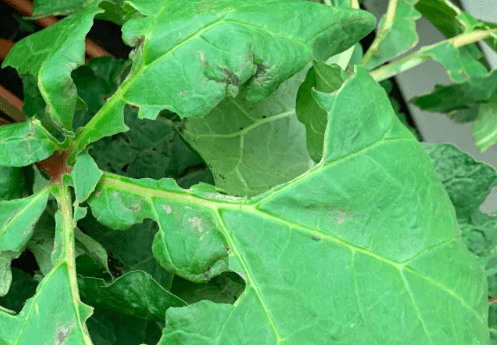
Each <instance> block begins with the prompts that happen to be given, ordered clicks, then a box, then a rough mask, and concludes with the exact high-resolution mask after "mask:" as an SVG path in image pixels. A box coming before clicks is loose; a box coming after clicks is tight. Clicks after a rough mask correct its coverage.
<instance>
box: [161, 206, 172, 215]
mask: <svg viewBox="0 0 497 345" xmlns="http://www.w3.org/2000/svg"><path fill="white" fill-rule="evenodd" d="M162 208H163V209H164V211H166V214H171V212H173V209H172V208H171V206H169V205H162Z"/></svg>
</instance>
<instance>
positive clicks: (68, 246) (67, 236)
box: [52, 178, 92, 345]
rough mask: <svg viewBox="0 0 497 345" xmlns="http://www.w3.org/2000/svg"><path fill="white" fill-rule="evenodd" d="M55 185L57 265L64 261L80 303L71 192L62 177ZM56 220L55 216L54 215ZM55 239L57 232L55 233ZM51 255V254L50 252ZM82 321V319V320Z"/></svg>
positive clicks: (73, 290) (73, 295)
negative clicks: (58, 212)
mask: <svg viewBox="0 0 497 345" xmlns="http://www.w3.org/2000/svg"><path fill="white" fill-rule="evenodd" d="M56 186H57V187H55V192H56V193H57V192H58V193H57V194H58V197H59V209H60V216H61V217H60V218H61V219H60V220H61V224H60V228H59V230H60V231H61V232H62V233H61V234H60V235H61V236H60V237H59V238H60V239H61V240H62V243H61V247H62V249H61V252H60V256H59V261H58V262H57V265H63V264H64V263H65V264H66V265H67V273H68V277H69V285H70V287H71V294H72V300H73V301H74V303H75V304H79V303H81V299H80V297H79V289H78V280H77V276H76V256H75V239H74V228H75V223H74V218H73V212H72V207H73V205H72V197H71V192H70V191H69V186H67V185H66V183H65V182H64V179H63V178H61V180H60V181H59V183H58V184H57V185H56ZM56 220H57V217H56ZM56 239H57V234H56ZM52 255H53V254H52ZM76 313H77V315H78V319H80V320H81V317H80V315H79V312H76ZM83 321H84V320H83ZM83 337H84V339H85V344H87V345H91V344H92V342H91V339H90V338H89V337H88V334H86V333H85V332H83Z"/></svg>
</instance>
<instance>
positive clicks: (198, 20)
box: [121, 0, 375, 119]
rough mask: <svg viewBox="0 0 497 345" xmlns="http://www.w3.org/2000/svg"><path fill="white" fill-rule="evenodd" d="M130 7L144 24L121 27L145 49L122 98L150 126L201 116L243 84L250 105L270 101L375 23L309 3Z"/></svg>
mask: <svg viewBox="0 0 497 345" xmlns="http://www.w3.org/2000/svg"><path fill="white" fill-rule="evenodd" d="M127 3H128V4H130V5H131V6H133V7H135V8H136V9H137V10H138V11H139V12H140V13H141V14H143V15H144V16H145V18H135V19H132V20H130V21H128V22H127V23H126V24H125V25H124V26H123V37H124V40H125V41H126V42H127V43H128V44H130V45H132V46H134V45H136V44H137V43H139V42H141V43H140V44H139V45H138V47H137V50H136V51H135V61H134V64H133V72H132V73H133V75H132V76H131V78H130V79H129V80H128V81H127V82H125V83H124V84H123V87H122V88H121V93H122V97H123V99H125V100H126V102H127V103H131V104H134V105H137V106H139V107H140V114H139V116H140V117H145V118H150V119H154V118H155V117H156V116H157V113H158V112H159V111H160V110H162V109H169V110H171V111H174V112H176V113H178V114H179V115H180V116H181V117H184V116H197V117H198V116H203V115H205V114H206V113H208V112H209V111H210V110H211V109H212V108H214V106H215V105H216V104H217V103H219V102H220V101H221V100H222V99H223V98H224V97H225V96H226V95H230V96H233V97H234V96H236V95H237V94H238V92H239V90H240V87H242V86H243V85H245V84H246V86H247V88H248V93H247V95H246V96H247V98H248V99H250V100H252V101H256V100H260V99H262V98H265V97H267V96H269V95H270V94H271V93H272V92H273V91H274V90H275V89H276V87H277V86H278V85H279V84H281V83H282V82H283V81H285V80H286V79H288V78H289V77H291V76H292V75H293V74H295V73H296V72H298V71H300V70H302V69H303V68H304V67H305V66H306V65H307V63H308V62H309V60H311V59H312V58H315V59H318V60H325V59H326V58H328V57H329V56H331V55H334V54H336V53H340V52H342V51H344V50H345V49H347V48H349V47H350V46H352V45H353V44H354V43H356V42H357V41H358V40H359V39H361V38H362V37H363V36H365V35H366V34H367V33H369V32H370V31H371V30H372V29H373V27H374V23H375V20H374V18H373V17H372V16H371V15H370V14H369V13H367V12H364V11H359V10H351V9H346V8H337V7H330V6H323V5H320V4H316V3H311V2H306V1H285V0H282V1H270V0H254V1H251V2H250V3H245V2H239V1H233V0H222V1H216V2H212V3H209V4H206V3H205V2H203V1H200V0H196V1H188V2H184V1H181V0H172V1H168V2H166V3H165V2H163V1H161V0H155V1H146V2H143V1H135V0H130V1H128V2H127ZM157 76H161V79H158V78H157ZM165 80H167V82H164V81H165Z"/></svg>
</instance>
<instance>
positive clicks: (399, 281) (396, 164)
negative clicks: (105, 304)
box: [88, 68, 488, 344]
mask: <svg viewBox="0 0 497 345" xmlns="http://www.w3.org/2000/svg"><path fill="white" fill-rule="evenodd" d="M314 94H315V97H316V100H317V101H318V104H319V105H320V106H321V107H322V108H323V109H326V110H327V112H328V128H327V131H326V135H325V142H324V150H323V159H322V161H321V162H320V163H319V164H318V165H317V166H316V167H315V168H314V169H312V170H310V171H309V172H307V173H305V174H303V175H301V176H300V177H298V178H296V179H294V180H292V181H290V182H288V183H286V184H283V185H280V186H278V187H276V188H274V189H272V190H270V191H268V192H266V193H265V194H262V195H260V196H257V197H255V198H253V199H250V200H247V199H246V198H234V197H231V196H225V195H222V194H219V193H216V191H215V189H214V188H213V187H211V186H207V185H199V186H194V187H193V188H191V189H190V190H184V189H181V188H179V187H178V186H177V185H176V184H175V183H174V181H172V180H170V179H163V180H160V181H152V180H148V179H143V180H133V179H129V178H125V177H119V176H116V175H112V174H107V173H106V174H104V176H103V177H102V179H101V180H100V182H99V185H98V186H97V189H96V190H95V193H94V194H92V196H91V197H90V198H89V199H88V202H89V204H90V206H91V207H92V212H93V213H94V214H95V215H96V217H97V219H98V220H99V221H100V222H103V223H104V224H107V225H108V226H112V227H114V228H116V229H124V228H128V227H129V226H131V225H132V224H134V223H139V222H141V221H143V219H145V218H151V219H154V220H155V221H156V222H157V224H158V226H159V231H158V233H157V234H156V236H155V240H154V243H153V252H154V256H155V257H156V259H157V260H158V261H159V262H160V263H161V264H162V265H163V266H164V267H166V268H167V269H169V270H171V271H173V272H174V273H176V274H178V275H180V276H182V277H184V278H187V279H189V280H192V281H205V280H208V279H209V278H210V277H212V276H215V275H217V274H219V273H221V272H223V271H226V270H231V271H235V272H237V273H238V274H239V275H240V276H241V277H243V278H244V279H245V281H246V283H247V286H246V289H245V291H244V292H243V293H242V295H241V296H240V297H239V299H238V300H237V302H236V303H235V304H234V305H229V304H215V303H213V302H210V301H202V302H199V303H196V304H193V305H191V306H188V307H183V308H170V309H168V311H167V314H166V318H167V324H166V328H165V330H164V334H163V337H162V339H161V342H160V344H170V343H181V344H198V342H199V339H201V342H202V344H246V343H247V342H252V343H258V344H277V343H282V342H285V343H287V344H302V343H313V344H322V343H325V342H327V341H329V339H334V341H335V342H337V343H339V342H343V343H387V342H391V343H420V344H429V343H432V344H454V343H456V344H471V343H477V342H480V343H482V344H487V343H488V329H487V313H488V301H487V299H486V298H487V297H486V294H487V286H486V281H485V277H484V275H483V272H482V270H481V269H479V266H478V264H477V262H476V260H475V258H474V257H473V256H472V254H470V253H469V251H468V250H467V248H466V246H465V245H464V243H463V242H462V240H461V238H460V233H459V228H458V226H457V221H456V217H455V212H454V209H453V206H452V203H451V201H450V199H449V197H448V196H447V194H446V192H445V190H444V188H443V185H442V184H441V182H440V181H439V180H438V178H437V175H436V174H435V172H434V171H433V168H432V167H431V164H430V161H429V159H428V157H427V155H426V154H425V153H424V151H423V149H422V147H421V146H420V145H419V143H418V142H417V141H416V139H415V138H414V137H413V136H412V134H411V133H410V132H409V131H408V130H407V129H406V128H405V127H404V126H403V125H402V124H401V123H400V121H399V120H398V119H397V118H396V116H395V114H394V112H393V110H392V108H391V106H390V102H389V100H388V97H387V95H386V94H385V92H384V91H383V89H382V88H381V87H380V86H378V84H377V83H376V82H375V81H374V80H373V79H372V78H371V77H370V76H369V74H368V73H367V72H366V70H365V69H363V68H356V73H355V74H354V75H353V76H352V77H350V78H349V79H348V80H347V81H346V82H345V84H344V85H343V86H342V87H341V88H340V89H339V90H338V91H337V92H335V93H334V94H331V95H330V94H324V93H319V92H317V91H315V93H314ZM351 98H353V99H357V100H358V101H357V102H356V103H355V107H350V106H348V105H349V104H350V99H351ZM392 157H395V159H392ZM364 181H370V182H371V183H367V184H366V183H364ZM111 200H112V202H110V201H111ZM434 262H436V263H437V265H434V264H433V263H434ZM399 315H402V317H401V318H399ZM446 315H451V317H450V318H446Z"/></svg>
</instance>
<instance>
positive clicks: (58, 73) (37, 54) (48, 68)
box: [2, 0, 102, 132]
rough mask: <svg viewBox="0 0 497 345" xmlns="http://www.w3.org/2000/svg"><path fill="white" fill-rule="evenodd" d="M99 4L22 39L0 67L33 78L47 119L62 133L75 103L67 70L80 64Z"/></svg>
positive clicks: (70, 117)
mask: <svg viewBox="0 0 497 345" xmlns="http://www.w3.org/2000/svg"><path fill="white" fill-rule="evenodd" d="M99 3H100V0H95V1H93V2H91V3H90V4H88V6H86V7H85V8H84V9H82V10H81V11H79V12H77V13H74V14H73V15H71V16H70V17H67V18H65V19H63V20H61V21H60V22H58V23H56V24H54V25H52V26H50V27H48V28H46V29H44V30H42V31H39V32H37V33H35V34H32V35H30V36H28V37H26V38H24V39H22V40H21V41H19V42H18V43H17V44H16V45H15V46H14V47H13V48H12V50H11V51H10V53H9V54H8V55H7V57H6V58H5V61H4V64H3V66H2V67H6V66H11V67H14V68H16V69H17V71H18V72H19V74H21V75H24V74H30V75H32V76H34V77H36V78H37V79H38V88H39V90H40V92H41V95H42V96H43V99H44V100H45V102H46V104H47V111H48V113H49V115H50V117H51V118H52V120H53V121H55V123H57V124H58V125H59V126H60V127H61V129H62V130H66V131H69V132H70V131H72V121H73V114H74V111H75V109H76V101H77V93H76V87H75V86H74V83H73V81H72V79H71V71H72V70H73V69H75V67H77V66H79V65H83V64H84V51H85V41H84V40H85V36H86V34H87V33H88V31H89V30H90V28H91V26H92V24H93V18H94V17H95V15H96V14H97V13H100V12H102V9H100V8H99V7H98V4H99Z"/></svg>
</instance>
